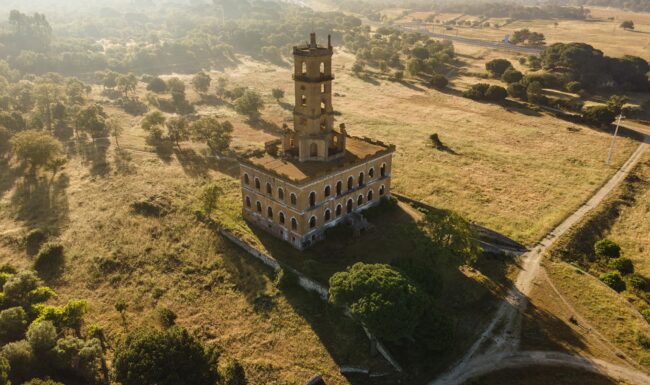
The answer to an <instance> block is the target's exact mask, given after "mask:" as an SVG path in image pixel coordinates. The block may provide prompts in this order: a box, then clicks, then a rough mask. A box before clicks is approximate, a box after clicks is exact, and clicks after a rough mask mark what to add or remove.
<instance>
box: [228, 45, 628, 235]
mask: <svg viewBox="0 0 650 385" xmlns="http://www.w3.org/2000/svg"><path fill="white" fill-rule="evenodd" d="M352 62H353V57H352V56H351V55H349V54H347V53H345V52H341V51H339V52H337V54H336V55H335V56H334V71H335V73H336V76H337V80H335V84H334V92H335V93H337V94H338V96H335V98H334V102H333V103H334V108H335V109H336V110H337V111H340V112H341V113H342V115H341V116H340V117H338V120H339V122H345V123H346V126H347V128H348V132H350V133H351V134H352V135H357V136H371V137H374V138H377V139H380V140H384V141H387V142H391V143H394V144H396V145H397V153H396V155H395V163H394V164H395V166H394V167H395V168H394V172H393V183H394V188H395V190H396V191H398V192H400V193H403V194H406V195H410V196H413V197H414V198H417V199H420V200H423V201H425V202H427V203H430V204H432V205H434V206H437V207H441V208H447V209H453V210H456V211H458V212H460V213H461V214H462V215H464V216H466V217H467V218H469V219H471V220H473V221H476V222H478V223H481V224H483V225H485V226H487V227H490V228H493V229H495V230H497V231H500V232H502V233H504V234H507V235H510V236H512V237H514V238H515V239H517V240H519V241H522V242H524V243H528V244H531V243H534V242H535V241H537V240H538V239H539V238H540V237H542V236H543V234H545V233H546V232H547V231H548V230H550V229H551V228H552V227H553V225H554V224H556V223H558V222H559V221H560V220H561V219H563V218H564V216H566V215H567V214H568V213H569V212H570V211H571V210H572V209H574V208H576V207H577V206H578V205H579V204H580V203H581V202H583V201H584V200H586V198H587V197H588V196H590V195H591V193H592V192H593V191H595V190H596V189H597V188H598V186H599V185H600V184H601V183H603V182H604V181H605V180H606V179H607V177H608V176H610V175H611V174H612V173H613V172H614V171H615V167H607V166H606V165H605V163H604V160H605V157H606V151H607V148H608V146H609V142H610V137H609V135H608V134H607V133H604V132H599V131H595V130H593V129H591V128H588V127H585V126H577V125H575V124H572V123H568V122H565V121H562V120H559V119H557V118H554V117H551V116H548V115H545V114H539V113H537V112H534V111H529V110H526V109H507V108H504V107H501V106H498V105H493V104H487V103H477V102H475V101H472V100H469V99H465V98H462V97H460V96H457V95H454V94H451V93H442V92H438V91H432V90H427V89H422V88H420V87H418V86H413V85H408V84H407V85H405V84H401V83H394V82H387V81H377V80H375V79H368V80H363V79H359V78H357V77H353V76H351V75H350V74H349V72H348V70H346V69H349V68H350V66H351V65H352ZM259 66H260V65H259V64H256V63H250V62H245V63H244V64H243V65H242V66H240V67H239V68H238V69H237V71H235V72H232V73H230V74H229V78H230V79H231V82H233V83H240V84H252V85H254V86H255V87H257V88H258V89H259V90H260V91H261V92H266V93H267V94H268V93H269V90H270V89H271V88H273V87H280V88H282V89H284V90H285V91H286V93H287V96H286V98H285V102H287V103H293V87H292V84H291V78H290V72H289V70H288V69H286V68H281V67H269V69H271V70H272V72H269V70H267V71H264V70H262V69H261V68H260V67H259ZM453 81H455V80H453V79H452V82H453ZM264 118H265V119H268V120H269V121H271V122H272V123H274V124H275V125H276V126H278V125H281V123H282V122H289V121H290V119H291V111H290V109H289V108H287V106H286V105H284V107H283V106H281V105H278V104H277V103H271V104H270V105H269V106H268V108H267V109H266V110H265V113H264ZM260 132H263V131H262V130H261V129H260ZM432 133H438V134H439V135H440V138H441V139H442V141H443V143H444V144H445V145H447V146H448V147H449V148H450V149H451V151H449V152H442V151H437V150H435V149H433V148H432V147H431V146H430V144H429V135H431V134H432ZM237 136H238V135H237ZM247 137H248V136H247ZM249 139H252V138H249ZM261 141H262V140H261V138H260V140H257V141H256V142H255V143H250V142H249V144H251V145H252V144H256V145H258V146H261ZM636 145H637V143H635V142H634V141H632V140H628V139H623V140H621V141H620V142H619V147H618V151H617V153H616V154H615V161H614V164H621V163H622V162H623V161H624V160H625V159H626V158H627V156H628V155H629V154H630V153H631V152H632V150H633V148H635V146H636Z"/></svg>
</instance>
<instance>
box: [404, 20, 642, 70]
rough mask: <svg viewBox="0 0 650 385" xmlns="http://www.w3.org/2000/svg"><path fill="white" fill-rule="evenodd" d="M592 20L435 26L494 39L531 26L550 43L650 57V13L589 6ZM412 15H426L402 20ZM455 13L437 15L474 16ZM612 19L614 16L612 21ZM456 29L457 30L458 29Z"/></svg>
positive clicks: (523, 21)
mask: <svg viewBox="0 0 650 385" xmlns="http://www.w3.org/2000/svg"><path fill="white" fill-rule="evenodd" d="M589 9H591V16H592V17H593V19H592V20H584V21H583V20H557V23H558V25H557V26H556V25H555V22H556V20H521V21H518V20H516V21H514V22H512V23H508V24H505V25H504V20H503V19H489V20H486V21H487V22H490V23H492V24H493V25H494V24H498V25H501V27H499V28H495V27H482V28H470V27H464V26H463V27H458V28H457V27H455V26H454V30H453V31H444V27H443V26H438V25H435V26H434V27H433V28H434V31H435V32H437V33H450V34H453V35H456V33H458V36H464V37H471V38H478V39H485V40H491V41H500V40H503V38H504V36H505V35H512V33H513V32H514V31H516V30H519V29H523V28H528V29H530V30H532V31H535V32H541V33H543V34H544V36H546V41H547V44H552V43H557V42H563V43H569V42H575V41H579V42H584V43H588V44H591V45H593V46H594V47H596V48H598V49H600V50H602V51H603V52H604V53H605V54H606V55H609V56H615V57H620V56H623V55H636V56H640V57H643V58H645V59H646V60H650V38H649V36H650V13H642V12H627V11H623V10H618V9H608V8H589ZM413 16H415V17H416V18H419V19H424V18H426V16H425V15H423V14H422V13H421V12H415V13H413V14H411V15H407V16H405V17H404V18H401V19H397V20H396V22H397V23H399V22H400V21H402V20H403V21H412V19H413ZM461 16H462V15H459V14H456V13H449V14H446V13H443V14H439V15H437V16H436V18H437V19H439V20H441V21H448V20H455V19H457V18H458V19H460V20H466V19H467V20H472V18H471V17H461ZM610 18H612V19H611V20H610ZM624 20H632V21H634V24H635V30H634V31H625V30H623V29H621V28H619V26H620V24H621V22H622V21H624ZM456 28H457V30H456Z"/></svg>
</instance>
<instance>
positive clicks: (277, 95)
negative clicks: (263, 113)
mask: <svg viewBox="0 0 650 385" xmlns="http://www.w3.org/2000/svg"><path fill="white" fill-rule="evenodd" d="M271 95H272V96H273V98H274V99H275V100H280V99H282V98H284V90H283V89H281V88H274V89H272V90H271Z"/></svg>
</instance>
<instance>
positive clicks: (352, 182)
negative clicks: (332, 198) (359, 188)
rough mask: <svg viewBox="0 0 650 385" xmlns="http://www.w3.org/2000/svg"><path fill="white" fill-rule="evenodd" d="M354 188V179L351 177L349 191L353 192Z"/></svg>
mask: <svg viewBox="0 0 650 385" xmlns="http://www.w3.org/2000/svg"><path fill="white" fill-rule="evenodd" d="M352 186H354V178H352V177H349V178H348V191H350V190H352Z"/></svg>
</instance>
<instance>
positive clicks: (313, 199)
mask: <svg viewBox="0 0 650 385" xmlns="http://www.w3.org/2000/svg"><path fill="white" fill-rule="evenodd" d="M314 206H316V193H315V192H313V191H312V192H310V193H309V207H314Z"/></svg>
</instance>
